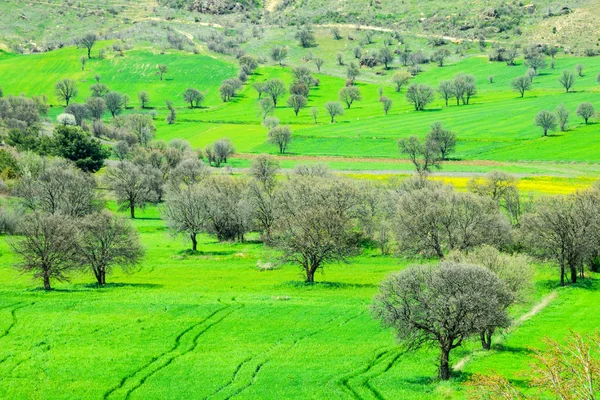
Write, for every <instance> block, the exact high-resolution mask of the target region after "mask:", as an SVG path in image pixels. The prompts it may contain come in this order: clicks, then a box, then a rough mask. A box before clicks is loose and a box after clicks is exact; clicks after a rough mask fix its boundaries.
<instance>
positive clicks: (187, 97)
mask: <svg viewBox="0 0 600 400" xmlns="http://www.w3.org/2000/svg"><path fill="white" fill-rule="evenodd" d="M183 100H184V101H185V102H187V103H190V108H194V107H200V105H201V104H202V102H203V101H204V93H202V92H201V91H199V90H198V89H194V88H188V89H186V90H185V92H183Z"/></svg>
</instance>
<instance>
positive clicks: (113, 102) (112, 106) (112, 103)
mask: <svg viewBox="0 0 600 400" xmlns="http://www.w3.org/2000/svg"><path fill="white" fill-rule="evenodd" d="M104 102H105V103H106V108H107V109H108V111H110V114H111V115H112V117H113V118H115V117H116V116H117V115H119V114H121V113H122V112H123V108H124V106H125V104H124V103H123V95H122V94H121V93H119V92H110V93H107V94H105V95H104Z"/></svg>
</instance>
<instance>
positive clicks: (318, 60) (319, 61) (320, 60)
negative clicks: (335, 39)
mask: <svg viewBox="0 0 600 400" xmlns="http://www.w3.org/2000/svg"><path fill="white" fill-rule="evenodd" d="M314 61H315V65H316V66H317V71H319V72H321V67H322V66H323V64H325V60H323V59H322V58H321V57H317V58H315V60H314Z"/></svg>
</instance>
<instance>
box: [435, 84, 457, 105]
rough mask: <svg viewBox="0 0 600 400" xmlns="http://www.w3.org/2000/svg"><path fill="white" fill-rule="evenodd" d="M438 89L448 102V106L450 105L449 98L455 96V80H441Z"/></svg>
mask: <svg viewBox="0 0 600 400" xmlns="http://www.w3.org/2000/svg"><path fill="white" fill-rule="evenodd" d="M437 91H438V93H439V94H440V96H442V99H444V101H445V102H446V107H448V100H450V99H451V98H453V97H454V96H455V94H454V92H455V90H454V82H452V81H441V82H440V86H439V87H438V90H437Z"/></svg>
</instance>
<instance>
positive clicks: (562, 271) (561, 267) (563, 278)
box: [560, 262, 565, 286]
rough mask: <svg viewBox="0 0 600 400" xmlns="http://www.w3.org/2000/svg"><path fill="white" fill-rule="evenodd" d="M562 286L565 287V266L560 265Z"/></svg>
mask: <svg viewBox="0 0 600 400" xmlns="http://www.w3.org/2000/svg"><path fill="white" fill-rule="evenodd" d="M560 286H565V265H564V264H563V263H562V262H561V263H560Z"/></svg>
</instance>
